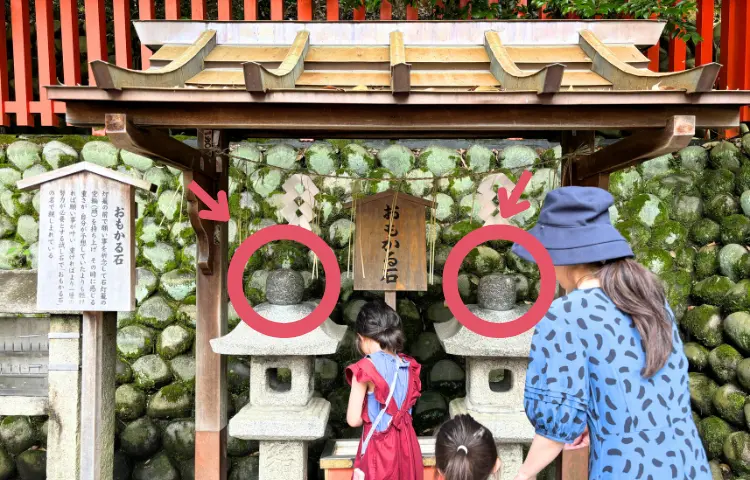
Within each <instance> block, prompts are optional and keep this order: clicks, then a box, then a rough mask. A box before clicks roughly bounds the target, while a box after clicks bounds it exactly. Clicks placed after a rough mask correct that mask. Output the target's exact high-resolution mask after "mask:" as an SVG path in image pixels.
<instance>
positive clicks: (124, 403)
mask: <svg viewBox="0 0 750 480" xmlns="http://www.w3.org/2000/svg"><path fill="white" fill-rule="evenodd" d="M145 411H146V394H145V393H144V392H143V390H141V389H139V388H137V387H136V386H134V385H132V384H125V385H120V386H119V387H117V390H115V413H117V418H119V419H120V420H124V421H129V420H135V419H137V418H139V417H141V416H142V415H143V413H144V412H145Z"/></svg>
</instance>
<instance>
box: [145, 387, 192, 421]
mask: <svg viewBox="0 0 750 480" xmlns="http://www.w3.org/2000/svg"><path fill="white" fill-rule="evenodd" d="M192 410H193V393H192V392H191V391H190V388H189V387H188V386H187V385H183V384H181V383H173V384H171V385H167V386H165V387H162V388H161V389H159V391H158V392H156V395H154V396H153V397H151V399H150V400H149V402H148V409H147V411H146V412H147V413H148V416H149V417H151V418H180V417H187V416H190V413H191V412H192Z"/></svg>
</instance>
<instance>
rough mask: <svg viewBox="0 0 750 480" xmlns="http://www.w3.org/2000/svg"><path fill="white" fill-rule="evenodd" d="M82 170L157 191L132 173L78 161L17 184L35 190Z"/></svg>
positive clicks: (19, 187) (19, 186)
mask: <svg viewBox="0 0 750 480" xmlns="http://www.w3.org/2000/svg"><path fill="white" fill-rule="evenodd" d="M81 172H91V173H95V174H97V175H100V176H102V177H105V178H108V179H110V180H115V181H117V182H120V183H124V184H126V185H130V186H133V187H137V188H141V189H143V190H147V191H152V192H156V185H154V184H153V183H151V182H148V181H146V180H142V179H140V178H135V177H131V176H130V175H126V174H124V173H120V172H117V171H115V170H111V169H109V168H104V167H102V166H99V165H97V164H95V163H91V162H78V163H74V164H73V165H68V166H67V167H63V168H58V169H56V170H52V171H50V172H45V173H41V174H39V175H34V176H33V177H29V178H24V179H23V180H19V181H18V182H17V183H16V185H17V187H18V189H19V190H21V191H24V190H33V189H36V188H39V187H40V186H42V184H44V183H47V182H52V181H54V180H59V179H61V178H64V177H68V176H70V175H74V174H76V173H81Z"/></svg>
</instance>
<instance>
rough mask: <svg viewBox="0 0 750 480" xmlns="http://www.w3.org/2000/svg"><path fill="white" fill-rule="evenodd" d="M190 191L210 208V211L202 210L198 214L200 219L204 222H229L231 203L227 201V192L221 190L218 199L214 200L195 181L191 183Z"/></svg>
mask: <svg viewBox="0 0 750 480" xmlns="http://www.w3.org/2000/svg"><path fill="white" fill-rule="evenodd" d="M188 189H190V191H191V192H193V193H194V194H195V196H196V197H198V198H199V199H200V201H201V202H203V203H204V205H206V206H207V207H208V210H201V211H200V212H198V216H199V217H201V218H202V219H204V220H213V221H215V222H228V221H229V202H228V201H227V192H225V191H224V190H220V191H219V196H218V198H217V199H216V200H214V199H213V198H211V195H209V194H208V193H206V191H205V190H203V188H202V187H201V186H200V185H198V184H197V183H195V180H193V181H192V182H190V185H188Z"/></svg>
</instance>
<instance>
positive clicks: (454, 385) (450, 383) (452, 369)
mask: <svg viewBox="0 0 750 480" xmlns="http://www.w3.org/2000/svg"><path fill="white" fill-rule="evenodd" d="M465 379H466V373H464V370H463V369H462V368H461V366H460V365H458V364H457V363H456V362H454V361H453V360H448V359H444V360H440V361H439V362H437V363H436V364H435V365H434V366H433V367H432V368H431V369H430V376H429V377H428V382H429V387H430V389H432V390H436V391H438V392H441V393H442V394H444V395H446V396H448V397H449V398H452V397H456V396H458V395H461V394H462V393H463V392H464V389H465Z"/></svg>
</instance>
